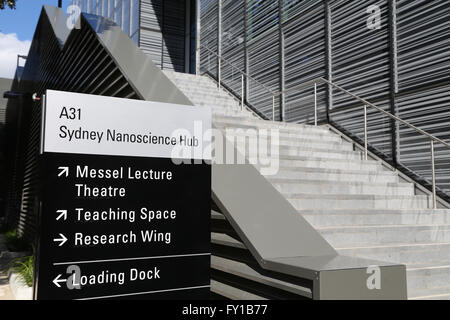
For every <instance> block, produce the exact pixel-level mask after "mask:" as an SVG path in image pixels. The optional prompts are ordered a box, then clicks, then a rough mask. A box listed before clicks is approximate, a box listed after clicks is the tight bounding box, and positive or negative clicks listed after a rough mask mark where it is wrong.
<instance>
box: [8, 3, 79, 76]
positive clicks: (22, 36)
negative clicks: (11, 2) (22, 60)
mask: <svg viewBox="0 0 450 320" xmlns="http://www.w3.org/2000/svg"><path fill="white" fill-rule="evenodd" d="M71 2H72V1H71V0H63V9H64V11H65V12H67V7H68V6H69V5H70V4H71ZM44 4H48V5H52V6H55V7H56V6H57V5H58V0H17V4H16V10H11V9H9V8H7V9H5V10H0V78H13V77H14V73H15V70H16V65H17V55H18V54H21V55H27V54H28V50H29V48H30V44H31V40H32V39H33V35H34V30H35V29H36V25H37V22H38V19H39V15H40V14H41V9H42V6H43V5H44Z"/></svg>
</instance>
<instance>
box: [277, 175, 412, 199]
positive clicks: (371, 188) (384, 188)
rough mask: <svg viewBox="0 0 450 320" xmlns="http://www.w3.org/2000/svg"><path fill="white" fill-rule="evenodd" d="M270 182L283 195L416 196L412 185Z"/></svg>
mask: <svg viewBox="0 0 450 320" xmlns="http://www.w3.org/2000/svg"><path fill="white" fill-rule="evenodd" d="M268 180H269V181H270V182H271V183H272V184H273V185H274V186H275V188H277V190H278V191H280V192H281V193H303V194H349V195H351V194H356V195H357V194H369V195H371V194H372V195H373V194H377V195H402V196H413V195H414V185H413V184H410V183H374V182H349V181H326V180H288V179H273V178H269V179H268Z"/></svg>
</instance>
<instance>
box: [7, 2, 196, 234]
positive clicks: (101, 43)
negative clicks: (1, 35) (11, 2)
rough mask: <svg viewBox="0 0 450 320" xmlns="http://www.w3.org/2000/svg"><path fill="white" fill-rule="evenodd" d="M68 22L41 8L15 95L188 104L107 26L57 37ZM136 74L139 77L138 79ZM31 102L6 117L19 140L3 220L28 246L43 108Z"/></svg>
mask: <svg viewBox="0 0 450 320" xmlns="http://www.w3.org/2000/svg"><path fill="white" fill-rule="evenodd" d="M66 21H67V16H66V15H65V14H64V12H63V11H62V10H60V9H57V8H53V7H47V6H46V7H44V10H43V12H42V14H41V16H40V19H39V22H38V26H37V28H36V32H35V35H34V38H33V41H32V45H31V48H30V52H29V55H28V59H27V62H26V64H25V67H24V71H23V74H22V77H21V79H20V82H18V83H17V84H16V85H15V87H14V89H15V90H17V91H21V92H36V93H37V94H38V96H42V95H43V94H44V93H45V91H46V90H47V89H53V90H61V91H69V92H78V93H87V94H94V95H102V96H111V97H120V98H128V99H149V100H153V101H170V102H174V103H185V104H191V103H190V101H189V100H188V99H187V98H186V97H185V96H184V95H183V94H182V93H181V92H180V91H179V90H178V89H177V88H176V87H175V86H174V85H173V84H172V83H171V82H170V80H169V79H167V78H166V77H165V76H164V75H163V74H162V72H161V71H160V70H159V69H158V68H157V67H156V66H154V65H153V64H152V63H151V61H150V60H149V59H148V58H147V56H146V55H145V54H144V53H142V52H141V51H140V50H139V49H138V48H137V47H136V46H135V45H134V43H133V42H132V40H131V39H130V38H129V37H128V36H127V35H126V34H125V33H123V32H121V31H120V28H119V27H117V26H116V25H114V23H113V22H112V21H111V20H106V19H103V18H101V17H98V16H94V15H86V14H83V15H82V18H81V28H80V29H79V30H76V29H74V30H72V31H71V32H70V34H68V33H66V34H62V33H59V34H55V31H58V30H60V31H61V30H67V28H66V29H64V28H65V22H66ZM61 28H62V29H61ZM130 57H132V59H131V60H130ZM130 63H131V64H132V63H134V65H130ZM136 69H138V70H140V71H141V73H142V75H138V74H136V73H137V72H136ZM130 72H131V73H132V74H130ZM14 101H16V100H14ZM29 101H30V100H27V101H22V102H21V103H11V101H10V102H9V103H8V110H10V111H14V112H16V113H18V114H17V115H13V114H12V113H11V112H9V114H10V118H14V119H16V120H14V119H12V120H11V121H17V125H19V126H21V127H22V129H21V130H17V131H18V132H19V133H20V136H17V137H14V142H15V144H16V145H17V148H16V150H15V151H14V153H13V154H12V155H11V158H13V160H12V161H11V162H13V161H14V166H13V167H12V168H11V174H10V176H11V178H10V179H9V188H8V189H9V191H10V194H9V195H8V200H7V201H8V202H7V208H8V210H7V214H8V223H11V224H12V225H14V226H18V230H19V232H20V234H22V235H23V236H24V237H25V238H27V239H28V240H29V241H32V240H33V238H34V236H35V234H36V226H37V215H36V213H37V209H38V202H37V195H38V192H39V190H38V156H39V146H40V126H41V103H40V102H34V103H31V102H29ZM10 103H11V104H10ZM11 121H10V122H11ZM12 125H14V123H12ZM21 159H23V162H22V160H21ZM13 172H14V174H13Z"/></svg>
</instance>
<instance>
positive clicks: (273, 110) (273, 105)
mask: <svg viewBox="0 0 450 320" xmlns="http://www.w3.org/2000/svg"><path fill="white" fill-rule="evenodd" d="M272 121H275V96H272Z"/></svg>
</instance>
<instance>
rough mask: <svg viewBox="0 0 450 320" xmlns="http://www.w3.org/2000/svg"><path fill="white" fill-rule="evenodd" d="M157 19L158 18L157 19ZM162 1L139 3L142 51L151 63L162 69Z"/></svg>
mask: <svg viewBox="0 0 450 320" xmlns="http://www.w3.org/2000/svg"><path fill="white" fill-rule="evenodd" d="M158 17H159V18H158ZM161 17H162V1H155V0H153V1H141V42H140V47H141V49H142V51H144V52H145V53H147V54H148V55H149V56H150V58H151V59H152V61H153V63H154V64H156V65H157V66H158V67H160V68H161V67H162V57H161V55H162V46H163V40H162V33H161V28H160V20H161Z"/></svg>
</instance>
